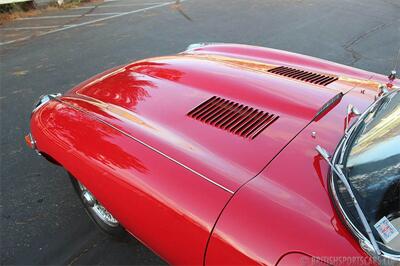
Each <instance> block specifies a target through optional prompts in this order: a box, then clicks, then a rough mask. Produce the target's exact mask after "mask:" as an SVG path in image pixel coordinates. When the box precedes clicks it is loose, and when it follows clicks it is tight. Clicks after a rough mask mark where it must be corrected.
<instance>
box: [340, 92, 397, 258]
mask: <svg viewBox="0 0 400 266" xmlns="http://www.w3.org/2000/svg"><path fill="white" fill-rule="evenodd" d="M344 152H345V156H344V169H343V171H344V173H345V175H346V176H347V178H348V181H349V183H350V186H351V187H352V190H353V192H354V194H355V196H356V198H357V199H358V201H359V204H360V206H361V208H362V210H363V212H364V214H365V216H366V218H367V220H368V223H369V224H370V227H371V228H372V230H373V233H374V236H375V238H376V240H377V241H378V242H380V244H381V245H383V249H387V250H390V252H392V253H393V252H394V253H395V254H398V253H399V252H400V93H399V91H396V92H393V93H390V94H389V95H387V96H386V97H384V98H383V99H382V100H381V101H380V102H378V104H377V105H376V106H375V107H374V108H373V109H372V110H371V111H370V113H369V114H368V115H366V116H365V117H364V118H363V120H362V121H361V123H360V124H359V125H358V126H357V128H355V129H354V132H353V134H352V135H351V136H350V140H349V145H347V147H346V150H345V151H344ZM334 182H335V183H336V185H335V188H336V193H337V195H338V199H339V201H340V203H341V205H342V207H343V209H344V211H345V212H346V214H347V215H348V217H349V218H350V220H351V221H352V223H353V224H354V225H355V226H356V227H357V228H358V229H359V231H360V232H362V233H363V234H364V235H365V236H366V234H365V230H364V229H363V226H362V225H361V221H360V218H359V217H358V215H357V212H356V210H355V208H354V205H353V203H352V201H351V199H350V197H349V195H348V193H347V191H346V189H345V188H344V186H343V184H342V183H341V181H340V180H339V179H338V178H336V180H334Z"/></svg>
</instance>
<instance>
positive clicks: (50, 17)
mask: <svg viewBox="0 0 400 266" xmlns="http://www.w3.org/2000/svg"><path fill="white" fill-rule="evenodd" d="M123 13H126V12H108V13H92V14H81V15H58V16H41V17H29V18H18V19H17V20H38V19H57V18H79V17H95V16H112V15H118V14H123Z"/></svg>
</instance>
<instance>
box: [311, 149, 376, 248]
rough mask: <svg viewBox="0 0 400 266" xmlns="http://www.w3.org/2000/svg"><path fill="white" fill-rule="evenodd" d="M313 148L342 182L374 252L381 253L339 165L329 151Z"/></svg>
mask: <svg viewBox="0 0 400 266" xmlns="http://www.w3.org/2000/svg"><path fill="white" fill-rule="evenodd" d="M315 149H316V150H317V151H318V153H319V154H320V155H321V156H322V157H323V158H324V159H325V161H326V162H327V163H328V164H329V165H330V167H331V168H332V170H333V171H334V172H335V173H336V174H337V176H338V177H339V178H340V180H341V181H342V182H343V184H344V186H345V188H346V190H347V192H348V193H349V195H350V198H351V200H352V201H353V204H354V206H355V208H356V210H357V214H358V216H359V217H360V219H361V222H362V225H363V226H364V229H365V231H366V232H367V234H368V238H369V240H370V242H371V244H372V246H373V248H374V250H375V253H376V254H377V255H381V250H380V248H379V246H378V243H377V242H376V239H375V237H374V235H373V233H372V230H371V227H370V226H369V224H368V221H367V218H366V217H365V214H364V213H363V211H362V210H361V207H360V205H359V204H358V201H357V199H356V197H355V196H354V193H353V190H352V189H351V187H350V184H349V182H348V180H347V178H346V176H345V175H344V173H343V171H342V169H341V168H340V165H338V164H333V163H332V162H331V161H330V160H329V157H330V155H329V153H328V152H327V151H326V150H325V149H324V148H322V147H321V146H319V145H317V146H316V147H315Z"/></svg>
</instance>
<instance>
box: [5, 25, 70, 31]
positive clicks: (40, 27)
mask: <svg viewBox="0 0 400 266" xmlns="http://www.w3.org/2000/svg"><path fill="white" fill-rule="evenodd" d="M58 27H62V25H54V26H31V27H11V28H0V31H3V30H4V31H10V30H40V29H52V28H58Z"/></svg>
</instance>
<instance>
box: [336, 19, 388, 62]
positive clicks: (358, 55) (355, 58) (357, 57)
mask: <svg viewBox="0 0 400 266" xmlns="http://www.w3.org/2000/svg"><path fill="white" fill-rule="evenodd" d="M392 24H393V23H390V24H386V23H382V24H379V25H377V26H375V27H373V28H372V29H370V30H367V31H365V32H363V33H362V34H360V35H358V36H357V37H356V38H354V39H353V40H351V41H349V42H347V43H346V44H344V45H343V46H342V47H343V48H344V49H345V50H346V51H347V52H349V53H350V54H351V57H352V58H353V61H352V62H351V63H350V65H351V66H354V64H355V63H357V62H358V61H359V60H360V59H361V58H362V57H363V55H362V54H361V53H360V52H357V51H356V50H355V49H354V48H353V47H352V46H353V45H355V44H357V43H359V42H360V41H362V40H364V39H365V38H367V37H368V36H370V35H371V34H372V33H374V32H376V31H379V30H382V29H383V28H386V27H387V26H389V25H392Z"/></svg>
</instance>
